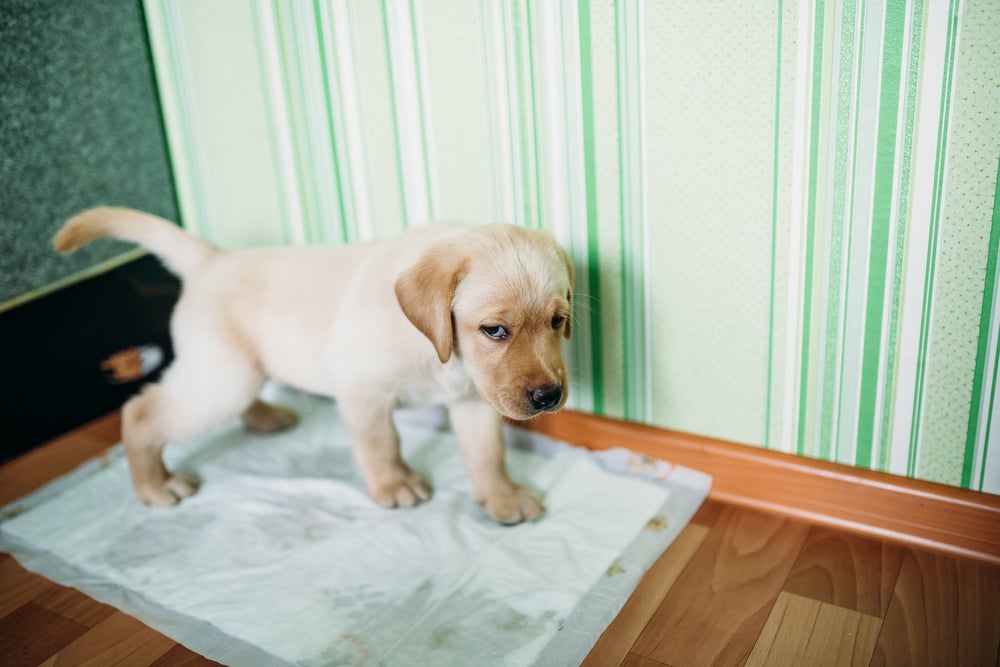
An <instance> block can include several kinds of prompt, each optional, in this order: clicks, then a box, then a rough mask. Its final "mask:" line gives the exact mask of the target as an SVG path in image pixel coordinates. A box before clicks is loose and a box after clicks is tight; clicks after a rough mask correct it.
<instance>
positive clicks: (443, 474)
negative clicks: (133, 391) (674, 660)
mask: <svg viewBox="0 0 1000 667" xmlns="http://www.w3.org/2000/svg"><path fill="white" fill-rule="evenodd" d="M268 392H269V394H270V396H269V397H268V398H269V399H271V400H274V401H275V402H278V403H280V404H283V405H286V406H288V407H291V408H293V409H294V410H296V411H297V412H298V413H299V415H300V417H301V421H300V423H299V425H298V426H296V427H295V428H294V429H291V430H289V431H287V432H284V433H281V434H274V435H252V434H249V433H247V432H246V431H245V430H244V429H243V428H242V425H241V424H239V423H237V422H233V423H230V424H227V425H225V426H223V427H221V428H218V429H216V430H214V431H212V432H210V433H207V434H205V435H203V436H200V437H198V438H194V439H191V440H188V441H185V442H177V443H171V444H170V445H168V447H167V452H166V458H167V463H168V466H169V467H170V468H172V469H175V470H179V471H181V472H183V473H185V474H188V475H191V476H193V477H195V478H197V479H199V480H201V482H202V487H201V490H200V491H199V492H198V493H197V494H196V495H194V496H192V497H191V498H188V499H186V500H185V501H184V502H183V503H181V504H180V505H179V506H176V507H170V508H150V507H146V506H144V505H143V504H141V503H140V502H139V501H138V500H137V499H136V497H135V496H134V494H133V492H132V488H131V484H130V481H129V476H128V468H127V463H126V461H125V458H124V452H123V450H122V447H121V445H118V446H116V447H114V448H113V449H112V450H110V452H109V453H108V454H107V455H106V456H104V457H103V458H101V459H97V460H93V461H90V462H88V463H86V464H85V465H83V466H81V467H80V468H79V469H77V470H76V471H75V472H73V473H72V474H70V475H68V476H67V477H64V478H61V479H59V480H56V481H55V482H53V483H52V484H50V485H49V486H47V487H45V488H44V489H42V490H40V491H39V492H37V493H35V494H33V495H31V496H28V497H26V498H24V499H22V500H20V501H18V502H15V503H13V504H11V505H9V506H7V507H6V508H4V509H3V510H2V512H0V548H2V549H3V550H4V551H8V552H11V553H12V554H13V555H14V556H15V557H16V558H17V560H18V561H19V562H20V563H21V564H22V565H24V566H25V567H26V568H27V569H29V570H32V571H34V572H37V573H39V574H42V575H43V576H45V577H48V578H50V579H52V580H54V581H56V582H58V583H60V584H64V585H68V586H73V587H75V588H78V589H80V590H81V591H83V592H84V593H86V594H88V595H90V596H91V597H93V598H95V599H97V600H100V601H102V602H105V603H108V604H111V605H113V606H115V607H117V608H119V609H121V610H123V611H125V612H127V613H129V614H132V615H134V616H136V617H137V618H139V619H140V620H142V621H143V622H145V623H146V624H148V625H149V626H151V627H153V628H155V629H157V630H159V631H160V632H163V633H164V634H166V635H168V636H169V637H171V638H173V639H175V640H176V641H178V642H180V643H182V644H184V645H186V646H188V647H189V648H191V649H192V650H194V651H197V652H198V653H201V654H203V655H205V656H207V657H209V658H212V659H214V660H217V661H219V662H222V663H226V664H231V665H241V666H250V665H284V664H295V665H338V664H345V665H354V664H362V663H363V664H368V665H373V664H379V665H381V664H385V665H450V664H455V665H468V664H476V665H493V664H495V665H531V664H551V665H567V664H578V663H579V662H580V661H581V660H582V659H583V658H584V657H585V656H586V655H587V653H588V652H589V650H590V649H591V647H592V646H593V645H594V643H595V642H596V641H597V639H598V637H600V635H601V633H602V632H603V631H604V629H605V628H606V627H607V625H608V623H610V622H611V620H612V619H613V618H614V616H615V615H616V614H617V613H618V611H619V610H620V609H621V607H622V605H623V604H624V603H625V601H626V600H627V599H628V597H629V595H630V594H631V593H632V591H633V590H634V589H635V586H636V584H637V583H638V581H639V579H640V578H641V576H642V574H643V573H644V572H645V571H646V570H647V569H648V568H649V566H650V565H652V563H653V562H654V561H655V560H656V558H657V557H658V556H659V555H660V554H661V553H662V552H663V550H664V549H665V548H666V547H667V546H668V545H669V544H670V542H671V541H672V540H673V539H674V538H675V537H676V535H677V534H678V533H679V532H680V530H681V528H683V526H684V525H685V524H686V523H687V522H688V520H689V519H690V518H691V516H692V515H693V514H694V512H695V510H696V509H697V508H698V506H699V505H700V504H701V502H702V501H703V500H704V498H705V495H706V494H707V492H708V488H709V485H710V478H709V477H708V476H707V475H704V474H702V473H699V472H695V471H692V470H689V469H686V468H682V467H679V466H670V465H669V464H666V463H663V462H658V461H652V460H650V459H648V458H645V457H641V456H638V455H635V454H632V453H630V452H627V451H624V450H611V451H607V452H601V453H592V452H588V451H586V450H582V449H580V448H574V447H569V446H567V445H563V444H561V443H556V442H554V441H552V440H550V439H548V438H545V437H543V436H539V435H537V434H533V433H530V432H528V431H523V430H520V429H507V440H508V444H509V445H511V446H509V447H508V465H509V469H510V473H511V476H512V477H513V478H514V479H515V480H516V481H518V482H520V483H522V484H525V485H526V486H529V487H530V488H533V489H535V490H537V491H539V492H540V494H541V496H542V498H543V500H544V502H545V506H546V510H547V512H546V514H545V516H544V518H542V519H540V520H538V521H534V522H531V523H526V524H521V525H517V526H500V525H498V524H496V523H494V522H493V521H492V520H490V519H489V518H488V517H487V516H486V514H485V513H484V512H483V510H482V509H481V508H480V507H479V505H478V504H477V503H476V502H475V499H474V496H473V491H472V485H471V482H470V481H469V479H468V477H467V476H466V474H465V470H464V466H463V462H462V459H461V455H460V452H459V448H458V444H457V442H456V440H455V437H454V435H453V434H452V433H451V432H450V431H448V430H447V425H446V420H445V419H444V418H443V416H442V415H443V413H440V412H436V411H420V412H408V411H404V412H400V413H397V418H396V421H397V425H398V427H399V432H400V436H401V439H402V441H403V452H404V457H405V458H406V460H407V461H408V462H409V463H410V464H411V466H413V467H414V468H415V469H417V470H419V471H420V472H421V473H423V474H424V475H425V476H426V477H427V478H428V479H429V480H430V482H431V484H432V485H433V487H434V497H433V498H432V499H431V500H430V501H429V502H426V503H423V504H422V505H420V506H418V507H416V508H412V509H397V510H391V509H384V508H382V507H379V506H378V505H377V504H375V503H374V502H373V501H372V500H371V499H370V497H369V496H368V495H367V493H366V492H365V490H364V484H363V481H362V479H361V477H360V473H359V471H358V470H357V467H356V466H355V464H354V462H353V458H352V455H351V444H350V443H351V439H350V437H349V435H348V433H347V431H346V429H345V427H344V425H343V423H342V422H341V420H340V418H339V415H338V413H337V408H336V405H335V403H333V402H332V401H329V400H327V399H322V398H317V397H313V396H308V395H304V394H300V393H296V392H292V391H290V390H287V389H282V388H277V387H269V388H268ZM470 660H471V661H472V662H470Z"/></svg>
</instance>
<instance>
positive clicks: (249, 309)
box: [54, 208, 573, 523]
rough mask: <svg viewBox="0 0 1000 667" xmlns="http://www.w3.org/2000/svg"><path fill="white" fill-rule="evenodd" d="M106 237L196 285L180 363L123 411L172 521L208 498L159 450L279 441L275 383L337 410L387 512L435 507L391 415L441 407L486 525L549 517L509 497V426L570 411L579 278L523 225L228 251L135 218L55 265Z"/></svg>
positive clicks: (177, 331)
mask: <svg viewBox="0 0 1000 667" xmlns="http://www.w3.org/2000/svg"><path fill="white" fill-rule="evenodd" d="M101 237H115V238H120V239H127V240H130V241H133V242H135V243H138V244H140V245H142V246H145V247H146V248H148V249H149V250H150V251H152V252H153V253H154V254H156V255H158V256H159V257H160V258H162V260H163V261H164V263H165V264H166V265H167V267H168V268H170V269H171V270H173V271H174V272H175V273H177V274H178V275H179V276H180V277H181V278H182V279H183V282H184V289H183V292H182V295H181V298H180V301H179V302H178V304H177V307H176V309H175V311H174V315H173V319H172V321H171V333H172V337H173V343H174V349H175V352H176V360H175V361H174V363H173V364H172V365H171V367H170V368H169V369H168V370H167V371H166V373H165V374H164V375H163V377H162V379H161V380H160V381H159V382H158V383H157V384H151V385H148V386H147V387H145V388H144V389H143V390H142V392H141V393H140V394H139V395H138V396H136V397H134V398H132V399H131V400H129V401H128V402H127V403H126V404H125V406H124V408H123V423H122V432H123V439H124V441H125V449H126V452H127V454H128V459H129V466H130V470H131V473H132V480H133V483H134V485H135V489H136V493H137V494H138V495H139V497H140V498H141V499H142V500H144V501H145V502H147V503H150V504H154V505H166V504H172V503H175V502H179V501H180V500H181V499H183V498H185V497H187V496H189V495H191V494H192V493H194V492H195V490H196V486H195V484H194V482H192V481H191V480H188V479H185V478H183V477H181V476H179V475H176V474H174V473H172V472H170V471H168V470H167V469H166V468H165V466H164V464H163V459H162V451H163V447H164V445H165V444H166V443H167V442H168V441H170V440H174V439H180V438H185V437H189V436H192V435H195V434H197V433H199V432H201V431H203V430H205V429H207V428H209V427H211V426H213V425H216V424H218V423H221V422H223V421H225V420H227V419H230V418H232V417H234V416H236V415H240V414H242V415H243V416H244V420H245V421H246V422H247V424H248V426H250V427H252V428H254V429H255V430H260V431H268V430H277V429H280V428H284V427H287V426H289V425H291V424H293V423H294V422H295V416H294V414H292V413H290V412H289V411H287V410H284V409H281V408H277V407H275V406H268V405H266V404H264V403H262V402H260V401H259V400H257V394H258V392H259V391H260V389H261V387H262V385H263V384H264V382H265V380H266V379H268V378H272V379H274V380H277V381H279V382H282V383H285V384H288V385H291V386H294V387H297V388H300V389H303V390H305V391H308V392H313V393H316V394H322V395H327V396H334V397H336V399H337V401H338V403H339V404H340V407H341V413H342V415H343V418H344V419H345V422H346V423H347V425H348V427H349V428H350V430H351V433H352V435H353V437H354V440H355V453H356V458H357V461H358V464H359V465H360V467H361V469H362V471H363V472H364V475H365V479H366V482H367V485H368V489H369V491H370V493H371V494H372V496H373V497H374V499H375V500H376V501H378V502H379V503H382V504H384V505H387V506H410V505H414V504H416V503H419V502H421V501H423V500H426V499H427V498H429V497H430V493H431V490H430V487H429V485H428V484H427V482H426V481H425V480H424V478H423V477H422V476H421V475H420V474H419V473H417V472H416V471H414V470H412V469H411V468H410V467H409V466H407V465H406V463H404V462H403V460H402V458H401V457H400V452H399V439H398V436H397V435H396V431H395V429H394V427H393V424H392V419H391V414H392V411H393V410H394V409H395V408H397V407H399V406H403V405H430V404H443V405H446V406H447V407H448V409H449V413H450V416H451V420H452V424H453V427H454V429H455V431H456V434H457V436H458V438H459V442H460V444H461V447H462V452H463V455H464V457H465V461H466V464H467V467H468V471H469V475H470V477H471V479H472V481H473V484H474V487H475V492H476V495H477V499H478V500H479V502H480V503H481V504H482V505H483V507H484V509H485V510H486V512H487V513H488V514H489V515H490V516H491V517H493V518H494V519H496V520H497V521H501V522H504V523H516V522H520V521H524V520H530V519H534V518H536V517H538V516H540V515H541V514H542V512H543V509H542V503H541V501H540V500H539V498H538V497H537V495H536V494H534V493H533V492H531V491H529V490H528V489H525V488H524V487H521V486H519V485H517V484H515V483H514V482H512V481H511V480H510V478H509V476H508V475H507V471H506V467H505V464H504V445H503V440H502V435H501V416H505V417H508V418H511V419H528V418H531V417H533V416H535V415H537V414H538V413H540V412H542V411H555V410H558V409H559V408H561V407H562V405H563V404H564V403H565V400H566V388H567V384H568V383H567V377H566V369H565V364H564V362H563V358H562V353H561V339H562V338H563V337H567V338H568V337H569V333H570V315H571V312H570V306H571V304H570V299H571V296H570V295H571V291H572V280H573V277H572V266H571V264H570V262H569V258H568V256H567V255H566V253H565V251H563V250H562V249H561V248H560V247H559V246H558V245H557V244H556V243H555V242H554V241H553V240H552V238H551V237H549V236H548V235H546V234H544V233H542V232H538V231H532V230H527V229H524V228H521V227H516V226H513V225H505V224H496V225H485V226H474V225H461V224H445V225H432V226H428V227H425V228H420V229H417V230H413V231H410V232H407V233H405V234H403V235H400V236H398V237H396V238H393V239H390V240H386V241H382V242H378V243H370V244H358V245H349V246H340V247H310V248H284V247H282V248H260V249H251V250H240V251H229V252H226V251H222V250H220V249H218V248H216V247H214V246H212V245H210V244H208V243H205V242H203V241H201V240H199V239H197V238H195V237H193V236H191V235H189V234H186V233H185V232H183V231H181V230H180V229H178V228H177V227H176V226H175V225H173V224H171V223H170V222H168V221H166V220H163V219H161V218H157V217H156V216H152V215H149V214H146V213H142V212H140V211H134V210H130V209H120V208H97V209H92V210H89V211H85V212H83V213H80V214H79V215H77V216H76V217H74V218H72V219H71V220H69V221H68V222H67V223H66V225H65V226H64V227H63V228H62V230H61V231H60V232H59V233H58V234H57V235H56V237H55V239H54V245H55V247H56V249H57V250H59V251H60V252H71V251H73V250H75V249H77V248H79V247H80V246H82V245H85V244H86V243H89V242H90V241H92V240H94V239H97V238H101Z"/></svg>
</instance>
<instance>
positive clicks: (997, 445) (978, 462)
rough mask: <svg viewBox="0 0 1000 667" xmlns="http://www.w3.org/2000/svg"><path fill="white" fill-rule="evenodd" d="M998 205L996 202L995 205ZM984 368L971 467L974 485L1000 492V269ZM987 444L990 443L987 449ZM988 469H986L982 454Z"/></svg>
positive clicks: (995, 279)
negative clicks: (999, 379)
mask: <svg viewBox="0 0 1000 667" xmlns="http://www.w3.org/2000/svg"><path fill="white" fill-rule="evenodd" d="M996 205H997V204H994V206H996ZM989 336H990V338H989V343H988V344H987V347H986V366H985V368H984V369H983V380H982V382H983V392H982V396H981V397H980V406H979V422H978V424H977V425H976V455H975V459H974V460H973V466H972V480H971V488H973V489H978V490H980V491H986V492H987V493H1000V459H998V456H1000V454H998V450H1000V400H998V399H1000V396H997V395H996V391H997V373H998V371H1000V368H998V365H997V360H998V357H997V355H998V348H1000V271H997V272H996V275H995V276H994V284H993V304H992V305H991V306H990V333H989ZM987 438H988V440H987ZM987 445H988V446H989V447H988V449H987ZM984 455H985V456H986V468H985V470H984V469H983V457H984Z"/></svg>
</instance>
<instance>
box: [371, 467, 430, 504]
mask: <svg viewBox="0 0 1000 667" xmlns="http://www.w3.org/2000/svg"><path fill="white" fill-rule="evenodd" d="M368 492H369V493H370V494H371V495H372V498H374V499H375V502H377V503H378V504H379V505H382V506H383V507H413V506H414V505H419V504H420V503H422V502H423V501H425V500H429V499H430V497H431V486H430V484H428V483H427V480H426V479H424V478H423V476H422V475H421V474H420V473H418V472H414V471H413V470H409V469H406V470H401V471H398V472H397V473H396V474H393V475H389V476H386V477H384V478H380V479H378V480H371V481H369V483H368Z"/></svg>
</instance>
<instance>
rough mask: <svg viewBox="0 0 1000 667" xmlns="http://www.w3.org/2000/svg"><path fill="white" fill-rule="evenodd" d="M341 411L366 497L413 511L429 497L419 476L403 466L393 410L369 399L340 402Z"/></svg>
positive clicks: (427, 490) (429, 488) (421, 477)
mask: <svg viewBox="0 0 1000 667" xmlns="http://www.w3.org/2000/svg"><path fill="white" fill-rule="evenodd" d="M340 410H341V414H342V416H343V418H344V422H345V423H346V424H347V428H348V429H349V430H350V431H351V435H352V436H353V438H354V456H355V458H356V459H357V462H358V465H359V466H360V467H361V471H362V472H363V473H364V476H365V484H366V485H367V486H368V493H370V494H371V496H372V498H374V499H375V502H377V503H378V504H380V505H383V506H385V507H412V506H413V505H416V504H418V503H420V502H422V501H424V500H427V499H428V498H430V497H431V487H430V484H428V483H427V480H425V479H424V478H423V476H422V475H420V473H418V472H416V471H414V470H413V469H411V468H410V467H409V466H408V465H406V463H404V462H403V459H402V457H401V456H400V454H399V435H398V434H397V433H396V427H395V426H394V425H393V423H392V408H391V406H389V405H385V404H384V403H383V402H382V401H380V400H379V399H377V398H374V399H373V398H372V397H353V398H351V399H348V400H347V401H344V400H341V401H340Z"/></svg>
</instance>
